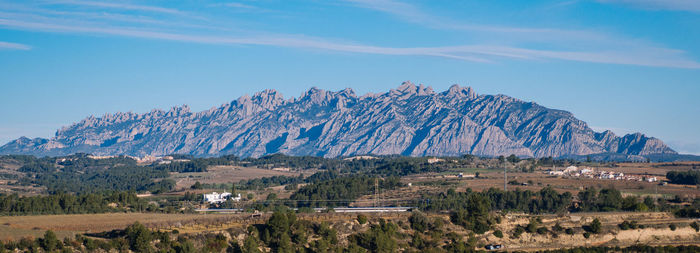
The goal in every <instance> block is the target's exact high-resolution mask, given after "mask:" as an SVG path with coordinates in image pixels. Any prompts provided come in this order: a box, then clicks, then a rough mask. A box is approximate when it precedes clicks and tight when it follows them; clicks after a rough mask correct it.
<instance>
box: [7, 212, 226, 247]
mask: <svg viewBox="0 0 700 253" xmlns="http://www.w3.org/2000/svg"><path fill="white" fill-rule="evenodd" d="M226 216H230V215H225V214H206V215H204V214H159V213H107V214H71V215H37V216H4V217H0V240H10V239H19V238H22V237H26V236H33V237H37V236H41V235H43V234H44V232H45V231H46V230H49V229H50V230H53V231H55V232H56V233H57V234H58V235H59V236H72V235H73V234H76V233H86V232H90V233H95V232H103V231H111V230H114V229H123V228H124V227H126V226H128V225H130V224H133V223H134V222H136V221H138V222H140V223H143V224H145V225H147V226H149V227H170V226H184V225H185V224H193V223H199V224H211V223H215V222H217V221H218V220H220V219H222V218H225V217H226Z"/></svg>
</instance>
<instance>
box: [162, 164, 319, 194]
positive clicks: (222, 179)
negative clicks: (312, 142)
mask: <svg viewBox="0 0 700 253" xmlns="http://www.w3.org/2000/svg"><path fill="white" fill-rule="evenodd" d="M207 170H208V171H207V172H190V173H172V175H171V176H170V178H172V179H173V180H175V182H176V186H175V188H176V189H183V188H189V187H190V186H192V185H193V184H194V183H195V182H197V181H199V182H200V183H202V184H222V183H231V182H238V181H241V180H248V179H254V178H262V177H272V176H299V174H301V173H300V172H289V171H278V170H271V169H261V168H255V167H242V166H212V167H209V168H208V169H207ZM308 173H311V172H307V174H308Z"/></svg>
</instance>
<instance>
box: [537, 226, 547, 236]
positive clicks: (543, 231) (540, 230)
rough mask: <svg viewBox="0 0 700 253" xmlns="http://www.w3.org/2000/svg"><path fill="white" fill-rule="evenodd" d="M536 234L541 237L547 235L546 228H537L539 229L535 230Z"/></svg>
mask: <svg viewBox="0 0 700 253" xmlns="http://www.w3.org/2000/svg"><path fill="white" fill-rule="evenodd" d="M537 233H538V234H541V235H543V234H546V233H547V228H545V227H539V228H537Z"/></svg>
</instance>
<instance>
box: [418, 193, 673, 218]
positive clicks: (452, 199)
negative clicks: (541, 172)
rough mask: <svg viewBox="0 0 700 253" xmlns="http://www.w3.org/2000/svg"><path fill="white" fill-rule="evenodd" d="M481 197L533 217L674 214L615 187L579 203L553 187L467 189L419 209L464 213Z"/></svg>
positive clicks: (581, 196)
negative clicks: (583, 213)
mask: <svg viewBox="0 0 700 253" xmlns="http://www.w3.org/2000/svg"><path fill="white" fill-rule="evenodd" d="M472 195H478V196H480V197H482V198H483V199H485V201H486V203H488V206H489V210H491V211H501V210H502V211H518V212H525V213H532V214H540V213H557V212H567V211H568V212H611V211H648V210H659V211H673V210H676V209H673V207H672V206H671V205H669V204H668V203H665V202H664V203H660V202H659V201H658V200H655V199H653V198H651V197H646V198H644V199H642V200H640V199H639V198H637V197H635V196H628V197H624V198H623V197H622V194H621V193H620V191H618V190H616V189H612V188H608V189H601V190H597V189H595V188H587V189H586V190H584V191H580V192H579V193H578V195H577V199H578V201H576V202H573V200H574V198H573V195H572V194H571V193H569V192H564V193H558V192H557V191H555V190H554V189H552V188H551V187H545V188H543V189H541V190H539V191H536V192H533V191H530V190H525V191H522V190H520V189H516V190H514V191H508V192H505V191H503V190H499V189H496V188H491V189H488V190H486V191H483V192H475V191H472V190H471V189H467V191H466V192H455V191H454V190H453V189H450V190H448V191H447V192H446V193H440V194H437V195H433V196H424V197H423V198H424V199H426V200H425V201H422V202H421V203H420V204H419V205H418V207H419V208H420V209H422V210H427V211H445V210H461V209H468V208H470V206H469V204H468V201H467V200H468V199H470V197H471V196H472Z"/></svg>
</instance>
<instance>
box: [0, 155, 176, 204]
mask: <svg viewBox="0 0 700 253" xmlns="http://www.w3.org/2000/svg"><path fill="white" fill-rule="evenodd" d="M3 158H5V159H8V158H9V159H14V160H15V161H20V162H21V163H22V164H23V165H22V166H21V167H20V168H19V171H20V172H24V173H25V174H26V175H27V177H22V178H19V183H20V184H36V185H40V186H44V187H46V189H47V191H48V192H49V193H50V194H52V193H59V192H72V193H78V194H85V193H103V192H112V191H137V192H142V191H149V192H155V193H157V192H164V191H170V190H171V189H172V188H173V187H174V186H175V182H174V181H173V180H170V179H165V178H167V177H169V176H170V175H169V174H168V173H169V172H170V171H171V170H170V168H167V167H161V166H157V165H156V166H138V165H137V164H136V161H135V160H134V159H131V158H129V157H126V156H118V157H113V158H105V159H92V158H89V157H88V155H86V154H75V155H71V156H65V157H54V158H51V157H43V158H35V157H33V156H9V157H3ZM173 169H176V168H173Z"/></svg>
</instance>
